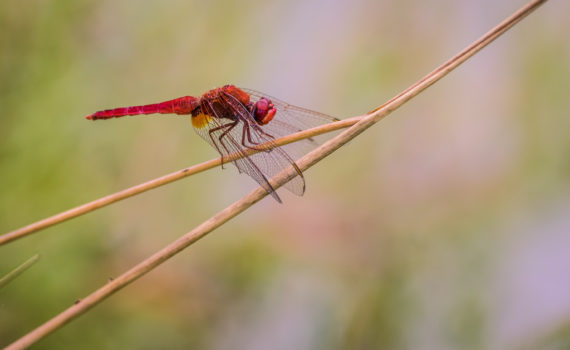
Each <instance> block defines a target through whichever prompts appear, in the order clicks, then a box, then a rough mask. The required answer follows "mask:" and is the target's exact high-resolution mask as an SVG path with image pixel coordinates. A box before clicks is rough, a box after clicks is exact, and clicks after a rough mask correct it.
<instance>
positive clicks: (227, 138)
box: [86, 85, 339, 203]
mask: <svg viewBox="0 0 570 350" xmlns="http://www.w3.org/2000/svg"><path fill="white" fill-rule="evenodd" d="M142 114H178V115H190V120H191V122H192V126H193V127H194V130H195V131H196V132H197V133H198V135H200V136H201V137H202V138H203V139H204V140H205V141H206V142H208V143H209V144H210V145H211V146H212V147H214V148H215V149H216V151H217V152H218V153H219V154H220V156H221V164H222V168H223V165H224V160H225V159H227V158H228V157H229V156H230V155H234V154H237V155H238V156H239V158H238V159H235V160H233V164H235V166H236V167H237V169H238V171H239V172H240V173H245V174H247V175H249V176H250V177H251V178H253V179H254V180H255V181H256V182H257V183H258V184H259V185H260V186H261V187H263V188H264V189H265V191H266V192H267V193H268V194H270V195H271V196H272V197H273V198H274V199H275V200H276V201H277V202H279V203H282V201H281V198H280V197H279V195H278V194H277V192H276V191H275V188H274V187H273V186H272V185H271V184H270V183H269V180H268V179H270V178H271V177H273V176H275V175H276V174H278V173H279V172H281V171H283V170H285V169H287V168H288V167H293V168H294V170H295V177H293V178H292V179H291V180H290V181H289V182H287V183H286V184H284V187H285V188H287V189H288V190H289V191H291V192H292V193H294V194H296V195H298V196H302V195H303V194H304V192H305V178H304V176H303V173H302V172H301V169H299V167H298V166H297V164H296V163H295V159H298V158H299V157H300V156H302V155H303V154H304V153H306V152H308V151H309V150H310V149H312V148H314V147H316V146H318V143H317V142H316V141H315V140H314V139H313V138H308V139H304V140H301V141H298V142H295V143H292V144H289V145H285V146H277V145H276V144H275V142H274V140H275V139H276V138H279V137H283V136H286V135H289V134H292V133H295V132H298V131H302V130H306V129H309V128H313V127H316V126H319V125H323V124H327V123H331V122H335V121H339V119H337V118H334V117H331V116H329V115H326V114H323V113H319V112H315V111H312V110H309V109H305V108H301V107H297V106H294V105H291V104H288V103H286V102H283V101H280V100H278V99H276V98H274V97H271V96H268V95H266V94H263V93H260V92H257V91H254V90H249V89H244V88H238V87H236V86H234V85H225V86H223V87H220V88H215V89H212V90H210V91H207V92H206V93H204V94H203V95H201V96H200V97H193V96H184V97H179V98H175V99H173V100H169V101H165V102H160V103H153V104H147V105H140V106H132V107H120V108H113V109H106V110H102V111H98V112H95V113H92V114H89V115H88V116H86V118H87V119H89V120H103V119H110V118H118V117H123V116H130V115H142ZM262 144H263V145H264V146H263V147H260V145H262ZM248 150H254V151H258V152H257V153H253V154H251V153H252V152H249V151H248Z"/></svg>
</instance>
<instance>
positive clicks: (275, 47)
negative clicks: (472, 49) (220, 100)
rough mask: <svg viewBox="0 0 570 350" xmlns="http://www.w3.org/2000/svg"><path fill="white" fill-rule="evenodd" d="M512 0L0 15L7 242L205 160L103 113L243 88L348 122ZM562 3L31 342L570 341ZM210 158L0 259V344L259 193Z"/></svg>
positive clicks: (175, 128)
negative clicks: (282, 187) (30, 262)
mask: <svg viewBox="0 0 570 350" xmlns="http://www.w3.org/2000/svg"><path fill="white" fill-rule="evenodd" d="M524 4H525V1H519V0H501V1H492V0H484V1H468V0H462V1H457V0H438V1H429V2H427V1H419V0H406V1H374V0H357V1H324V0H308V1H285V0H281V1H269V2H268V1H253V0H252V1H240V2H232V1H182V0H168V1H158V0H154V1H150V0H149V1H132V0H131V1H120V2H119V1H105V0H103V1H83V0H82V1H49V0H44V1H40V0H28V1H26V2H18V1H10V0H9V1H3V2H2V3H1V4H0V106H1V115H0V178H1V181H0V233H5V232H8V231H10V230H13V229H16V228H18V227H20V226H23V225H26V224H29V223H31V222H34V221H36V220H39V219H41V218H44V217H46V216H49V215H52V214H55V213H58V212H60V211H62V210H65V209H69V208H71V207H73V206H76V205H78V204H81V203H84V202H86V201H90V200H93V199H96V198H98V197H101V196H104V195H107V194H109V193H112V192H115V191H118V190H121V189H124V188H126V187H129V186H132V185H135V184H138V183H141V182H143V181H146V180H149V179H152V178H155V177H158V176H160V175H163V174H166V173H169V172H172V171H175V170H178V169H181V168H183V167H186V166H189V165H192V164H196V163H199V162H202V161H204V160H208V159H211V158H213V157H216V156H217V155H216V152H215V151H214V150H213V149H211V148H210V147H209V146H208V145H207V144H206V143H204V142H203V140H201V139H200V138H199V137H198V136H197V135H196V134H195V133H194V131H193V130H192V127H191V125H190V122H189V120H188V118H183V117H177V116H172V117H169V116H162V117H137V118H125V119H121V120H111V121H107V122H96V123H94V122H88V121H86V120H85V119H84V118H83V117H84V116H85V115H87V114H89V113H92V112H94V111H96V110H100V109H104V108H110V107H118V106H125V105H135V104H142V103H151V102H159V101H162V100H167V99H171V98H175V97H179V96H184V95H199V94H201V93H203V92H204V91H206V90H208V89H210V88H213V87H217V86H221V85H224V84H226V83H234V84H236V85H238V86H244V87H250V88H253V89H256V90H260V91H263V92H266V93H267V94H270V95H273V96H276V97H279V98H280V99H283V100H285V101H288V102H290V103H293V104H295V105H299V106H303V107H307V108H311V109H314V110H318V111H320V112H323V113H327V114H331V115H334V116H336V117H339V118H346V117H350V116H354V115H359V114H362V113H365V112H366V111H369V110H371V109H373V108H374V107H377V106H378V105H380V104H382V103H383V102H385V101H386V100H388V99H389V98H391V97H392V96H394V95H395V94H397V93H398V92H400V91H401V90H402V89H404V88H406V87H407V86H409V85H410V84H411V83H413V82H415V81H416V80H417V79H419V78H420V77H422V76H423V75H424V74H426V73H427V72H428V71H430V70H431V69H433V68H435V67H436V66H437V65H439V64H440V63H442V62H443V61H444V60H446V59H447V58H449V57H450V56H451V55H453V54H455V53H456V52H458V51H459V50H460V49H462V48H464V47H465V46H467V45H468V44H469V43H470V42H472V41H473V40H474V39H476V38H477V37H479V36H480V35H481V34H483V33H484V32H486V31H487V30H489V29H490V28H491V27H492V26H494V25H496V24H497V23H498V22H500V21H502V20H503V19H504V18H505V17H507V16H508V15H510V14H511V13H512V12H514V11H515V10H517V9H518V8H519V7H521V6H522V5H524ZM568 13H570V3H569V2H567V1H551V2H549V3H547V4H546V5H545V6H543V7H542V8H540V9H539V10H538V11H537V12H536V13H534V14H532V15H531V16H530V17H529V18H527V19H525V20H524V21H523V22H522V23H520V25H518V26H516V27H515V28H514V30H512V31H510V32H508V33H507V34H506V35H505V36H504V37H502V38H500V39H499V40H498V41H497V42H495V43H493V44H492V45H491V46H490V47H488V48H486V49H484V50H483V51H482V52H480V53H479V54H478V55H476V56H475V57H474V58H473V59H472V60H470V61H468V62H467V63H466V64H465V65H464V66H462V67H460V68H459V69H458V70H457V71H455V72H453V73H452V74H451V75H450V76H448V77H446V78H445V79H444V80H443V81H441V82H439V83H438V84H436V85H435V86H433V87H432V88H430V89H429V90H428V91H426V92H425V93H423V94H421V95H420V96H418V97H417V98H415V99H414V100H413V101H412V102H410V103H408V104H406V105H405V106H404V107H403V108H401V109H400V110H398V111H397V112H395V113H394V114H392V115H390V117H389V118H387V119H386V120H384V121H382V122H381V123H379V124H378V125H376V126H375V127H373V128H372V129H369V130H368V131H367V132H366V133H364V134H362V135H361V136H360V137H358V138H357V139H356V140H354V141H352V142H351V143H350V144H348V145H346V146H345V147H343V148H342V149H340V150H339V151H337V152H335V153H334V154H332V155H331V156H330V157H328V158H326V159H325V160H324V161H322V162H320V163H319V164H318V165H317V166H315V167H314V168H312V169H310V170H309V171H307V173H306V177H307V192H306V194H305V196H304V197H295V196H293V195H290V194H289V193H288V192H287V191H280V194H281V196H282V198H283V200H284V204H283V205H279V204H277V203H276V202H275V201H274V200H273V199H271V198H270V197H268V198H266V199H264V200H263V201H262V202H260V203H258V204H257V205H256V206H254V207H253V208H251V209H250V210H248V211H247V212H245V213H243V214H242V215H240V216H239V217H238V218H236V219H234V220H233V221H231V222H229V223H228V224H226V225H225V226H223V227H222V228H220V229H218V230H216V231H215V232H213V233H212V234H211V235H209V236H208V237H206V238H205V239H203V240H202V241H200V242H198V243H197V244H196V245H193V246H192V247H190V248H189V249H187V250H186V251H184V252H182V253H181V254H179V255H178V256H177V257H176V258H174V259H172V260H170V261H168V262H167V263H165V264H164V265H163V266H161V267H160V268H158V269H156V270H155V271H153V272H152V273H150V274H149V275H147V276H145V277H143V278H142V279H140V280H139V281H137V282H135V283H134V284H133V285H131V286H129V287H128V288H126V289H124V290H122V291H120V292H119V293H118V294H116V295H114V296H113V297H111V298H110V299H108V300H107V301H105V302H104V303H103V304H101V305H99V306H97V307H96V308H95V309H93V310H91V311H90V312H89V313H87V314H86V315H84V316H82V317H81V318H79V319H77V320H75V321H73V322H72V323H71V324H69V325H67V326H66V327H64V328H63V329H61V330H59V331H57V332H56V333H54V334H53V335H51V336H49V337H48V338H46V339H44V340H42V341H41V342H40V343H38V344H37V346H36V347H35V348H37V349H78V348H81V349H116V348H131V349H156V348H162V349H187V348H200V349H372V348H382V349H520V348H525V349H526V348H528V349H535V348H536V349H545V348H546V349H567V348H570V340H569V339H570V209H569V208H570V186H569V180H570V118H569V113H568V111H569V110H570V97H569V92H570V41H569V39H568V38H569V34H568V33H569V29H570V25H569V23H570V22H568ZM254 184H255V183H254V182H253V181H252V180H251V179H249V178H248V177H247V176H245V175H238V174H237V171H236V170H235V168H234V167H231V166H230V167H226V169H225V170H224V171H221V170H220V169H213V170H210V171H208V172H205V173H202V174H199V175H196V176H193V177H191V178H188V179H185V180H182V181H179V182H177V183H174V184H171V185H168V186H165V187H162V188H160V189H156V190H153V191H151V192H148V193H145V194H142V195H139V196H137V197H135V198H131V199H128V200H125V201H123V202H120V203H117V204H114V205H112V206H109V207H106V208H104V209H102V210H98V211H96V212H93V213H91V214H88V215H85V216H83V217H80V218H77V219H74V220H72V221H69V222H66V223H63V224H60V225H57V226H55V227H52V228H50V229H47V230H45V231H42V232H40V233H38V234H35V235H32V236H30V237H27V238H25V239H22V240H19V241H16V242H13V243H10V244H8V245H5V246H2V247H0V276H2V275H4V274H5V273H7V272H9V271H10V270H11V269H13V268H14V267H16V266H17V265H18V264H20V263H22V262H23V261H24V260H26V259H27V258H29V257H30V256H32V255H33V254H35V253H39V254H41V259H40V260H39V262H38V263H37V264H36V265H35V266H33V267H32V268H31V269H30V270H29V271H27V272H26V273H25V274H23V275H22V276H20V277H19V278H18V279H16V280H14V281H13V282H11V283H10V284H9V285H7V286H6V287H4V288H3V289H0V346H2V345H7V344H8V343H10V342H11V341H13V340H15V339H17V338H18V337H20V336H22V335H23V334H25V333H26V332H28V331H30V330H31V329H33V328H35V327H36V326H38V325H40V324H41V323H43V322H45V321H46V320H48V319H49V318H51V317H53V316H54V315H56V314H57V313H59V312H61V311H62V310H63V309H65V308H67V307H68V306H70V305H71V304H72V303H73V302H74V301H75V300H76V299H78V298H81V297H83V296H85V295H87V294H89V293H90V292H92V291H93V290H95V289H96V288H98V287H99V286H101V285H103V284H104V283H106V281H107V280H108V278H109V277H113V276H118V275H119V274H121V273H122V272H124V271H126V270H127V269H129V268H130V267H131V266H133V265H134V264H136V263H137V262H139V261H141V260H142V259H144V258H146V257H148V256H149V255H151V254H152V253H153V252H155V251H156V250H158V249H160V248H162V247H163V246H165V245H166V244H168V243H169V242H171V241H173V240H174V239H176V238H177V237H179V236H181V235H182V234H184V233H185V232H187V231H189V230H190V229H192V228H193V227H195V226H196V225H198V224H199V223H201V222H202V221H203V220H205V219H207V218H208V217H210V216H211V215H213V214H214V213H216V212H217V211H219V210H220V209H222V208H224V207H225V206H227V205H228V204H230V203H232V202H233V201H235V200H237V199H239V198H240V197H241V196H242V195H244V194H246V193H247V192H249V190H250V189H251V188H254Z"/></svg>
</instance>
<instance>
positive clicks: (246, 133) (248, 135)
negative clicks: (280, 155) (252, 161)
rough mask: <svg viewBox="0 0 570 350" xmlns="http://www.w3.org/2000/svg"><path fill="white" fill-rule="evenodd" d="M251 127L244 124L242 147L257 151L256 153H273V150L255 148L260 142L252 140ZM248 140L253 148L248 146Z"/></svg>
mask: <svg viewBox="0 0 570 350" xmlns="http://www.w3.org/2000/svg"><path fill="white" fill-rule="evenodd" d="M249 127H250V125H249V124H248V123H247V122H244V125H243V129H242V132H241V144H242V146H244V147H247V148H249V149H253V150H256V151H262V152H271V148H259V147H255V146H258V145H259V142H255V141H253V139H252V138H251V130H250V129H249ZM268 136H271V135H268ZM271 138H273V136H271ZM246 139H247V142H249V144H250V145H253V146H248V145H247V144H246Z"/></svg>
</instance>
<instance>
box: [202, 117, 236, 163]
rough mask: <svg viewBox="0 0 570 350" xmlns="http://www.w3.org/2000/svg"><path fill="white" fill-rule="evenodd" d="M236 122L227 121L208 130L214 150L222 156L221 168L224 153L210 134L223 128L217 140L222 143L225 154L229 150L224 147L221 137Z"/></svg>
mask: <svg viewBox="0 0 570 350" xmlns="http://www.w3.org/2000/svg"><path fill="white" fill-rule="evenodd" d="M236 124H237V121H236V122H233V123H228V124H224V125H220V126H218V127H215V128H213V129H211V130H210V131H208V135H209V136H210V140H212V144H213V145H214V147H216V150H217V151H218V153H219V154H220V156H221V158H222V164H221V165H222V169H223V168H224V153H223V152H222V151H221V150H220V148H219V147H218V144H217V143H216V141H215V140H214V137H213V136H212V134H213V133H214V132H216V131H218V130H224V129H227V130H224V132H223V133H222V135H221V136H219V137H218V141H219V142H220V144H221V145H222V147H223V148H224V150H225V151H226V153H227V154H229V153H230V151H229V150H228V148H227V147H226V145H225V144H224V142H223V141H222V137H223V136H225V135H226V134H227V133H228V132H229V131H230V130H231V129H233V128H234V127H235V126H236Z"/></svg>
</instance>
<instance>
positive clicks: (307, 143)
mask: <svg viewBox="0 0 570 350" xmlns="http://www.w3.org/2000/svg"><path fill="white" fill-rule="evenodd" d="M240 89H242V90H243V91H245V92H247V93H248V94H249V95H250V97H251V101H252V102H254V103H255V102H257V101H258V100H259V99H261V98H262V97H265V98H268V99H270V100H271V101H272V102H273V104H274V105H275V108H276V109H277V113H276V114H275V117H274V118H273V120H271V121H270V122H269V123H267V124H265V125H261V126H259V127H260V128H262V129H263V131H265V132H267V133H268V134H270V135H272V136H274V137H275V138H279V137H283V136H286V135H290V134H293V133H296V132H299V131H302V130H306V129H311V128H314V127H317V126H320V125H324V124H328V123H332V122H335V121H338V120H339V119H337V118H334V117H331V116H329V115H326V114H323V113H319V112H315V111H312V110H310V109H306V108H302V107H297V106H294V105H292V104H289V103H287V102H284V101H281V100H279V99H277V98H275V97H272V96H269V95H267V94H264V93H261V92H258V91H255V90H251V89H245V88H240ZM318 145H319V143H318V142H317V141H316V140H315V139H313V138H308V139H305V140H300V141H297V142H294V143H291V144H288V145H285V146H281V147H282V149H284V150H285V151H286V152H287V153H288V154H289V155H291V156H292V157H293V159H295V160H297V159H299V158H301V157H302V156H303V155H305V154H306V153H308V152H309V151H311V150H312V149H314V148H316V147H317V146H318Z"/></svg>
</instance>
